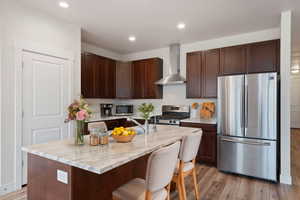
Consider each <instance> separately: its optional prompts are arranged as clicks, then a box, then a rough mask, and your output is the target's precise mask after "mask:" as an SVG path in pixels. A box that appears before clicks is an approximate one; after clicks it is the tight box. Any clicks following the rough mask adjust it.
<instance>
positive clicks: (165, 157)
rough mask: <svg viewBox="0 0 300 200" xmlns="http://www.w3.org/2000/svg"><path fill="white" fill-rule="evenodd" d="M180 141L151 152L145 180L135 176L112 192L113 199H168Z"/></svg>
mask: <svg viewBox="0 0 300 200" xmlns="http://www.w3.org/2000/svg"><path fill="white" fill-rule="evenodd" d="M179 149H180V142H176V143H174V144H172V145H170V146H167V147H164V148H161V149H159V150H157V151H155V152H153V153H152V154H151V155H150V157H149V159H148V164H147V172H146V180H144V179H140V178H136V179H133V180H131V181H129V182H128V183H126V184H124V185H123V186H121V187H119V188H118V189H117V190H115V191H114V192H113V200H169V198H170V197H169V196H170V183H171V180H172V176H173V174H174V171H175V168H176V164H177V160H178V155H179Z"/></svg>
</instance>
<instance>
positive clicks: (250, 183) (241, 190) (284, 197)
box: [0, 129, 300, 200]
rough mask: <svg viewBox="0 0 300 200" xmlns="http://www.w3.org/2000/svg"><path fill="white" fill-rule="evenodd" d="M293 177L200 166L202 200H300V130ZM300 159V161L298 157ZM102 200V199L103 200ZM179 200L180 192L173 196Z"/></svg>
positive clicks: (11, 197)
mask: <svg viewBox="0 0 300 200" xmlns="http://www.w3.org/2000/svg"><path fill="white" fill-rule="evenodd" d="M291 142H292V175H293V186H288V185H283V184H274V183H271V182H267V181H262V180H257V179H252V178H247V177H243V176H237V175H232V174H225V173H222V172H219V171H218V170H217V169H216V168H214V167H209V166H206V165H198V166H197V174H198V183H199V189H200V199H201V200H299V199H300V160H299V155H300V129H293V130H292V138H291ZM297 156H298V157H297ZM186 183H187V184H186V187H187V197H188V200H194V199H195V196H194V191H193V190H192V188H193V187H192V185H191V183H192V180H191V179H190V178H187V179H186ZM100 199H101V198H99V200H100ZM171 199H172V200H177V199H178V195H177V192H174V193H172V195H171ZM0 200H27V197H26V188H23V189H22V190H20V191H17V192H14V193H10V194H8V195H5V196H3V197H0Z"/></svg>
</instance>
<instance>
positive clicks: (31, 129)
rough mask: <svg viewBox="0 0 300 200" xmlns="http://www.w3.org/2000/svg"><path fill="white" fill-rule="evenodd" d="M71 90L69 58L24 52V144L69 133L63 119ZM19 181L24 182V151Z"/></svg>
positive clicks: (61, 137) (66, 135)
mask: <svg viewBox="0 0 300 200" xmlns="http://www.w3.org/2000/svg"><path fill="white" fill-rule="evenodd" d="M70 93H71V89H70V62H69V61H68V60H65V59H60V58H56V57H51V56H45V55H41V54H37V53H31V52H23V135H22V142H23V144H22V145H23V146H28V145H32V144H39V143H45V142H49V141H54V140H61V139H64V138H67V137H69V136H70V125H69V124H65V123H64V120H65V118H66V108H67V106H68V104H69V103H70V96H71V94H70ZM22 183H23V184H26V183H27V155H26V154H25V153H23V180H22Z"/></svg>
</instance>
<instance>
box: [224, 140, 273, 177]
mask: <svg viewBox="0 0 300 200" xmlns="http://www.w3.org/2000/svg"><path fill="white" fill-rule="evenodd" d="M218 168H219V170H222V171H225V172H232V173H238V174H243V175H247V176H253V177H257V178H262V179H268V180H272V181H277V175H276V171H277V162H276V141H270V140H256V139H244V138H236V137H226V136H218Z"/></svg>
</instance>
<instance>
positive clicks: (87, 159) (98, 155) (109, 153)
mask: <svg viewBox="0 0 300 200" xmlns="http://www.w3.org/2000/svg"><path fill="white" fill-rule="evenodd" d="M199 130H200V129H196V128H186V127H178V126H165V125H157V132H153V133H150V134H149V135H148V136H145V135H144V134H143V135H137V136H136V137H135V138H134V139H133V141H132V142H131V143H116V142H115V141H114V140H113V139H112V138H110V143H109V144H108V145H103V146H102V145H100V146H90V145H88V139H89V138H88V136H86V137H85V140H86V141H85V145H83V146H75V145H74V141H73V139H68V140H62V141H55V142H49V143H45V144H36V145H33V146H29V147H23V148H22V150H23V151H25V152H28V153H31V154H35V155H38V156H41V157H44V158H47V159H50V160H54V161H58V162H61V163H64V164H67V165H71V166H74V167H78V168H81V169H84V170H87V171H90V172H93V173H97V174H102V173H105V172H107V171H109V170H111V169H113V168H116V167H119V166H121V165H123V164H125V163H127V162H130V161H132V160H134V159H137V158H139V157H141V156H144V155H146V154H149V153H151V152H153V151H155V150H157V149H159V148H161V147H163V146H166V145H169V144H172V143H174V142H175V141H178V140H180V139H181V138H182V137H183V136H185V135H188V134H192V133H194V132H197V131H199Z"/></svg>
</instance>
